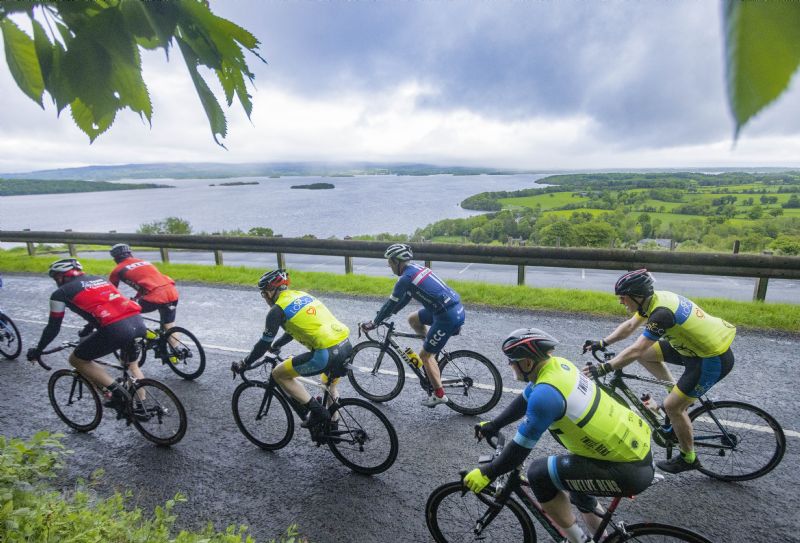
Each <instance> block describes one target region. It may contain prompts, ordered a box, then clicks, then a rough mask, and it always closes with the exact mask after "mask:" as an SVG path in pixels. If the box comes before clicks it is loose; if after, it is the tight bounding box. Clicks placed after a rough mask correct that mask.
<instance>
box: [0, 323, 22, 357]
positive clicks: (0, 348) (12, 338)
mask: <svg viewBox="0 0 800 543" xmlns="http://www.w3.org/2000/svg"><path fill="white" fill-rule="evenodd" d="M21 350H22V337H21V336H20V335H19V329H18V328H17V325H16V324H14V321H12V320H11V317H9V316H8V315H5V314H3V313H0V354H2V355H3V356H5V357H6V358H8V359H9V360H13V359H15V358H16V357H18V356H19V352H20V351H21Z"/></svg>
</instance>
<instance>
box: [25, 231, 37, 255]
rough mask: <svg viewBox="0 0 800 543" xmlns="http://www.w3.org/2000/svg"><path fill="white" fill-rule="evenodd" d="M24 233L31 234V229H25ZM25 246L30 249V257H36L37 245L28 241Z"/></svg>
mask: <svg viewBox="0 0 800 543" xmlns="http://www.w3.org/2000/svg"><path fill="white" fill-rule="evenodd" d="M22 231H23V232H30V231H31V229H30V228H25V229H23V230H22ZM25 246H26V247H27V248H28V256H35V255H36V245H34V244H33V242H32V241H26V242H25Z"/></svg>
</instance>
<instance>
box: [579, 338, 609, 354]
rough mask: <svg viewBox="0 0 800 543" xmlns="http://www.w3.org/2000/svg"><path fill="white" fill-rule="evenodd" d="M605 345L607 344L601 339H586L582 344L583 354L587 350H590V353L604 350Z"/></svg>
mask: <svg viewBox="0 0 800 543" xmlns="http://www.w3.org/2000/svg"><path fill="white" fill-rule="evenodd" d="M606 347H608V344H607V343H606V342H605V341H603V340H602V339H597V340H595V339H587V340H586V342H585V343H584V344H583V354H586V353H588V352H589V351H592V354H594V353H596V352H597V351H605V350H606Z"/></svg>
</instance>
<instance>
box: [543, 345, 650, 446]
mask: <svg viewBox="0 0 800 543" xmlns="http://www.w3.org/2000/svg"><path fill="white" fill-rule="evenodd" d="M542 383H546V384H548V385H550V386H552V387H554V388H555V389H556V390H558V391H559V392H560V393H561V395H562V396H563V397H564V401H565V402H566V405H567V408H566V411H565V412H564V416H563V417H561V418H560V419H558V420H557V421H555V422H554V423H553V424H551V425H550V431H551V432H552V434H553V437H555V438H556V439H557V440H558V441H559V442H560V443H561V444H562V445H563V446H564V447H565V448H566V449H568V450H569V451H570V452H572V453H574V454H577V455H580V456H585V457H588V458H596V459H598V460H607V461H609V462H636V461H638V460H642V459H644V457H645V456H647V453H648V452H649V451H650V427H649V426H648V425H647V424H646V423H645V422H644V421H643V420H642V419H641V418H640V417H639V415H637V414H636V413H634V412H633V411H631V410H630V409H628V408H627V407H625V406H624V405H622V404H620V403H619V402H617V401H616V400H614V399H613V398H611V396H609V395H608V394H606V393H605V392H604V391H603V390H601V389H600V388H599V387H598V386H597V385H595V383H594V381H592V380H591V379H589V378H588V377H586V376H585V375H583V374H582V373H581V372H580V371H579V370H578V368H576V367H575V365H574V364H573V363H572V362H570V361H569V360H567V359H566V358H559V357H555V356H553V357H551V358H550V359H549V360H547V362H545V364H544V366H543V367H542V369H541V370H539V374H538V375H537V376H536V382H535V384H536V385H539V384H542Z"/></svg>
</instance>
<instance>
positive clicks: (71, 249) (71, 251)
mask: <svg viewBox="0 0 800 543" xmlns="http://www.w3.org/2000/svg"><path fill="white" fill-rule="evenodd" d="M64 232H72V229H71V228H67V229H66V230H64ZM67 250H68V251H69V256H71V257H73V258H74V257H76V256H78V253H77V251H75V244H74V243H67Z"/></svg>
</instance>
